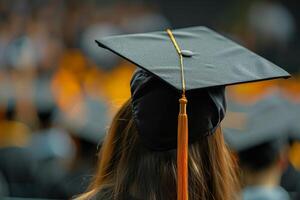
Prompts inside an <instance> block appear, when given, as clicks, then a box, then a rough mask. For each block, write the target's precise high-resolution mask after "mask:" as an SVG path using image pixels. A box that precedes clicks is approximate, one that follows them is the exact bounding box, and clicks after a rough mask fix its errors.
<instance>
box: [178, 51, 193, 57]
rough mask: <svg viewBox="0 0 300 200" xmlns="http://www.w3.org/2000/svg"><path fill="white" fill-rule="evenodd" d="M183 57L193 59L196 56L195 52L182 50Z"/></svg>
mask: <svg viewBox="0 0 300 200" xmlns="http://www.w3.org/2000/svg"><path fill="white" fill-rule="evenodd" d="M181 55H182V56H183V57H192V56H193V55H194V52H192V51H190V50H181Z"/></svg>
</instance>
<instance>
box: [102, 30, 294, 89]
mask: <svg viewBox="0 0 300 200" xmlns="http://www.w3.org/2000/svg"><path fill="white" fill-rule="evenodd" d="M173 34H174V37H175V38H176V41H177V42H178V44H179V46H180V48H181V49H182V51H183V53H184V52H185V57H184V75H185V84H186V89H187V90H193V89H200V88H208V87H214V86H221V85H232V84H238V83H245V82H253V81H259V80H267V79H274V78H282V77H284V78H285V77H289V74H288V73H287V72H286V71H284V70H283V69H281V68H279V67H277V66H276V65H274V64H273V63H271V62H269V61H268V60H266V59H264V58H262V57H261V56H259V55H256V54H255V53H253V52H251V51H249V50H248V49H246V48H244V47H242V46H240V45H238V44H236V43H235V42H233V41H231V40H229V39H227V38H225V37H223V36H222V35H220V34H218V33H216V32H215V31H213V30H211V29H209V28H206V27H201V26H200V27H191V28H183V29H177V30H173ZM96 42H97V43H98V45H99V46H101V47H103V48H106V49H109V50H110V51H112V52H114V53H116V54H118V55H120V56H121V57H123V58H125V59H127V60H129V61H130V62H132V63H134V64H136V65H137V66H138V67H140V68H142V69H144V70H146V71H148V72H150V73H151V74H153V75H155V76H157V77H159V78H160V79H162V80H164V81H165V82H167V83H168V84H170V85H171V86H173V87H175V88H177V89H178V90H181V89H182V87H181V78H180V76H181V75H180V68H179V60H178V54H177V52H176V50H175V48H174V46H173V44H172V42H171V41H170V38H169V36H168V34H167V32H166V31H160V32H152V33H140V34H130V35H120V36H111V37H105V38H102V39H99V40H96Z"/></svg>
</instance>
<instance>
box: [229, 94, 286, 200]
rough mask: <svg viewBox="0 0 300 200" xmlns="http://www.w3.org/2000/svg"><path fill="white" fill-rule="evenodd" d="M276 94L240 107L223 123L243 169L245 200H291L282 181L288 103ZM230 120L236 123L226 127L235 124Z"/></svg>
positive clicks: (284, 162) (284, 164)
mask: <svg viewBox="0 0 300 200" xmlns="http://www.w3.org/2000/svg"><path fill="white" fill-rule="evenodd" d="M277 95H279V94H276V95H275V94H274V95H270V96H267V97H265V98H263V99H261V100H259V101H258V102H256V103H255V104H253V105H250V106H244V107H240V108H239V109H238V110H239V112H238V110H235V112H231V114H229V115H228V116H227V117H228V118H229V119H227V120H225V123H224V127H225V129H224V130H225V139H226V141H227V143H228V144H229V146H230V147H231V148H232V149H233V150H234V151H235V152H236V154H237V156H238V161H239V165H240V168H241V182H242V187H243V190H242V199H243V200H261V199H264V200H288V199H290V195H289V194H288V192H287V191H286V190H285V189H284V188H283V187H281V186H280V180H281V176H282V174H283V172H284V171H285V170H286V168H287V165H288V155H287V148H288V133H289V132H288V131H289V125H290V123H289V122H290V119H291V117H290V115H289V110H288V106H287V104H286V101H284V100H283V99H281V98H280V97H279V96H277ZM230 109H231V108H229V110H230ZM236 116H239V117H236ZM230 118H232V119H234V120H235V122H234V123H227V124H226V121H228V122H230V121H231V122H232V119H230Z"/></svg>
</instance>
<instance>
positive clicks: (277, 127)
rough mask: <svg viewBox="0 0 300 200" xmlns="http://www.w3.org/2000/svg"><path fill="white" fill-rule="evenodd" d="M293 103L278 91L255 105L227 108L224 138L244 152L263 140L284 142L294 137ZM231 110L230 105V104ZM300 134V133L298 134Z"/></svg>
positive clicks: (295, 135)
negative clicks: (238, 109)
mask: <svg viewBox="0 0 300 200" xmlns="http://www.w3.org/2000/svg"><path fill="white" fill-rule="evenodd" d="M290 108H291V105H290V103H289V102H288V101H286V100H285V99H283V98H282V97H281V96H280V95H279V94H273V95H269V96H268V97H266V98H264V99H262V100H260V101H259V102H257V103H255V104H254V105H250V106H245V107H244V108H240V112H238V111H237V110H235V111H232V112H230V111H229V112H228V114H227V116H226V120H224V122H225V123H223V131H224V136H225V140H226V142H227V143H228V145H229V146H230V148H232V149H233V150H234V151H237V152H242V151H244V150H247V149H251V148H255V147H256V146H259V145H261V144H264V143H268V142H273V141H274V142H275V141H280V142H277V143H276V142H275V143H276V145H278V147H279V148H280V144H285V143H286V142H288V139H294V138H295V137H299V136H297V134H292V130H291V129H292V125H293V123H291V122H292V119H293V116H292V115H291V112H290V111H291V110H290ZM229 110H230V107H229ZM299 135H300V134H299Z"/></svg>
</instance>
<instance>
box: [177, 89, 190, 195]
mask: <svg viewBox="0 0 300 200" xmlns="http://www.w3.org/2000/svg"><path fill="white" fill-rule="evenodd" d="M179 103H180V110H179V115H178V144H177V145H178V146H177V179H178V180H177V199H178V200H188V116H187V113H186V104H187V99H186V97H185V95H184V94H183V95H182V97H181V98H180V99H179Z"/></svg>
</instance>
